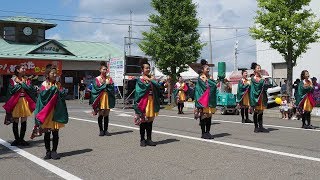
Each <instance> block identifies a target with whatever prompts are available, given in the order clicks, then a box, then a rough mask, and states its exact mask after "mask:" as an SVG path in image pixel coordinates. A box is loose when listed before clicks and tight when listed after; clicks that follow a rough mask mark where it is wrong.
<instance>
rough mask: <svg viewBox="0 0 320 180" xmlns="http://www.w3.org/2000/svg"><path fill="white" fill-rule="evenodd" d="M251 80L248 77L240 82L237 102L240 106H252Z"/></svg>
mask: <svg viewBox="0 0 320 180" xmlns="http://www.w3.org/2000/svg"><path fill="white" fill-rule="evenodd" d="M249 94H250V81H249V80H248V79H241V80H239V82H238V91H237V102H238V103H239V104H240V106H245V107H249V106H250V95H249Z"/></svg>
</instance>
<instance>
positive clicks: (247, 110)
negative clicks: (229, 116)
mask: <svg viewBox="0 0 320 180" xmlns="http://www.w3.org/2000/svg"><path fill="white" fill-rule="evenodd" d="M244 115H246V119H249V108H248V107H243V108H241V117H242V119H244Z"/></svg>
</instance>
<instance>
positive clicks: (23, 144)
mask: <svg viewBox="0 0 320 180" xmlns="http://www.w3.org/2000/svg"><path fill="white" fill-rule="evenodd" d="M20 145H21V146H29V145H30V144H29V143H28V142H27V141H25V140H24V139H22V140H20Z"/></svg>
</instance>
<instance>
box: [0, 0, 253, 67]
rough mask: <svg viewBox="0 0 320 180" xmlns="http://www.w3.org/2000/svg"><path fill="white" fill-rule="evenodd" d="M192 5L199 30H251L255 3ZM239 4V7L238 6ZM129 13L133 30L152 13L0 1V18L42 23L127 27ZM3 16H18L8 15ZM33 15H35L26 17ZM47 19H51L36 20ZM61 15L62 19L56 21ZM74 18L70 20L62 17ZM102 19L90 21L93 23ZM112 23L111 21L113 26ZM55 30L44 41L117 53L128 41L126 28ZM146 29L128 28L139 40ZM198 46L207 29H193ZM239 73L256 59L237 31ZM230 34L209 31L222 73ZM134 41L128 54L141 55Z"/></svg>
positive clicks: (87, 3)
mask: <svg viewBox="0 0 320 180" xmlns="http://www.w3.org/2000/svg"><path fill="white" fill-rule="evenodd" d="M193 1H194V2H195V3H196V4H197V5H198V17H199V19H200V21H201V22H200V24H201V25H205V26H207V25H208V24H209V23H210V24H211V25H212V26H219V27H221V26H228V27H230V26H237V27H239V26H240V27H249V26H252V25H253V17H254V16H255V10H256V1H255V0H239V1H237V3H235V2H236V1H235V0H193ZM240 2H241V3H240ZM130 10H132V11H133V20H134V21H135V22H134V23H135V24H147V23H148V22H147V19H148V15H149V14H150V13H152V12H153V9H152V7H151V6H150V0H139V1H133V0H117V1H114V0H27V1H18V0H10V1H8V0H6V1H5V0H2V2H1V7H0V16H18V15H19V16H31V17H40V18H47V19H71V20H85V21H103V22H104V23H128V21H119V19H120V20H129V17H130V15H129V12H130ZM7 11H14V12H21V13H13V12H7ZM32 13H37V14H32ZM39 14H51V15H39ZM56 15H62V16H56ZM67 16H75V17H67ZM98 17H99V18H104V19H93V18H98ZM114 19H117V20H114ZM51 22H53V23H56V24H58V26H57V27H55V28H53V29H51V30H49V31H48V32H47V34H46V35H47V38H54V39H68V40H84V41H104V42H109V43H112V44H114V45H115V46H118V47H119V48H121V49H123V38H124V36H127V35H128V26H120V25H110V24H88V23H74V22H61V21H56V20H51ZM147 30H148V28H146V27H138V26H134V27H133V37H137V38H141V32H142V31H147ZM199 33H200V34H201V40H202V41H203V42H208V40H209V32H208V29H199ZM237 34H238V36H239V37H238V40H239V49H240V51H239V53H240V54H239V55H238V61H239V63H238V64H239V66H240V67H249V66H250V63H251V62H252V61H255V58H256V53H255V51H256V49H255V48H256V46H255V41H254V40H253V39H252V38H251V37H250V36H249V35H248V29H239V30H238V33H237ZM235 36H236V31H235V30H234V29H228V30H221V29H213V30H212V40H213V61H214V63H217V61H226V62H227V64H228V66H227V69H229V70H230V69H232V68H233V59H234V44H235V40H236V39H235ZM137 43H139V41H138V40H135V41H134V45H133V47H132V52H133V53H134V54H135V55H143V53H142V52H141V51H140V50H139V48H138V46H137ZM209 50H210V49H209V46H206V47H204V49H203V51H202V55H201V58H205V59H208V58H209Z"/></svg>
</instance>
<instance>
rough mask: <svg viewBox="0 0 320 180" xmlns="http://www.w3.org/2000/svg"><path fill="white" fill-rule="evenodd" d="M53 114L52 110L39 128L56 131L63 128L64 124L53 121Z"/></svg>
mask: <svg viewBox="0 0 320 180" xmlns="http://www.w3.org/2000/svg"><path fill="white" fill-rule="evenodd" d="M53 113H54V110H52V111H51V112H50V113H49V115H48V117H47V118H46V119H45V121H44V123H43V124H42V125H41V128H43V129H52V130H58V129H61V128H63V127H64V124H62V123H59V122H55V121H53Z"/></svg>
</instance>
